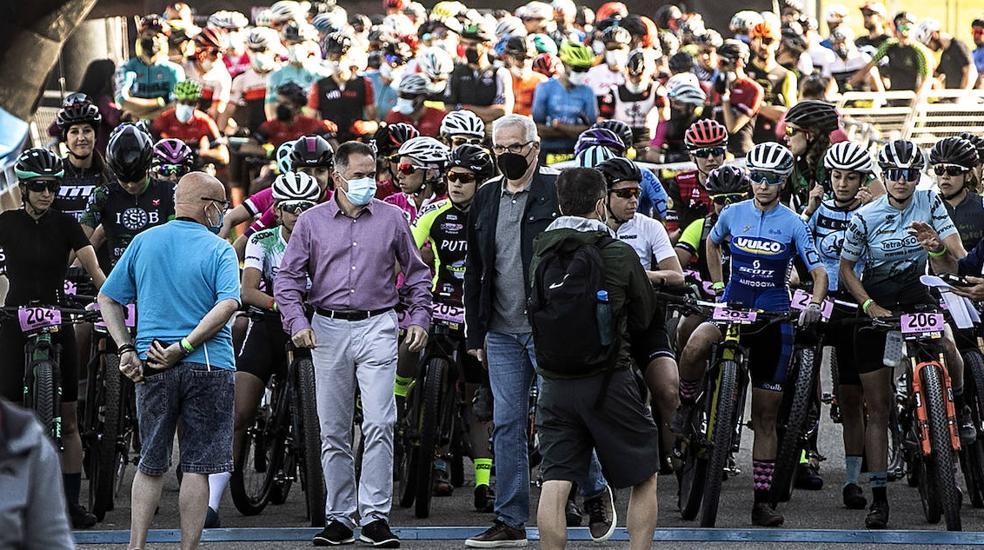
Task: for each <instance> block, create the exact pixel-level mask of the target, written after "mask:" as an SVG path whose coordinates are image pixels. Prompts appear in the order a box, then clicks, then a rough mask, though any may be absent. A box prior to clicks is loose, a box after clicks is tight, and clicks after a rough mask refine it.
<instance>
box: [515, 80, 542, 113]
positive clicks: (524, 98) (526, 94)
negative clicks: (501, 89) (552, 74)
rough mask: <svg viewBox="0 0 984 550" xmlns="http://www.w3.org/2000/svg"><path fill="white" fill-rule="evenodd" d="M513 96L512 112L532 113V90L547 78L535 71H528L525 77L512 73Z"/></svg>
mask: <svg viewBox="0 0 984 550" xmlns="http://www.w3.org/2000/svg"><path fill="white" fill-rule="evenodd" d="M512 79H513V96H514V97H515V98H516V102H515V103H514V104H513V113H515V114H517V115H526V116H531V115H532V114H533V112H532V111H533V91H534V90H536V87H537V86H538V85H539V84H540V83H541V82H545V81H546V80H547V76H546V75H543V74H540V73H538V72H536V71H530V75H529V76H528V77H527V78H520V77H517V76H516V75H515V74H513V75H512Z"/></svg>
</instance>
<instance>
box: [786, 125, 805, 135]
mask: <svg viewBox="0 0 984 550" xmlns="http://www.w3.org/2000/svg"><path fill="white" fill-rule="evenodd" d="M800 132H806V130H804V129H802V128H797V127H795V126H789V125H787V126H786V137H793V136H795V135H796V134H798V133H800Z"/></svg>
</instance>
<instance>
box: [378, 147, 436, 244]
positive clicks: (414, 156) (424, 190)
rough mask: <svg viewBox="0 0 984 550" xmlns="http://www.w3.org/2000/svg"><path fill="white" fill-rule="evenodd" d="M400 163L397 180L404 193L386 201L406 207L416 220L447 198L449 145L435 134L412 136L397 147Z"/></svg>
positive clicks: (405, 211)
mask: <svg viewBox="0 0 984 550" xmlns="http://www.w3.org/2000/svg"><path fill="white" fill-rule="evenodd" d="M396 154H397V156H398V157H399V161H400V163H399V164H398V165H397V168H396V181H397V182H398V184H399V186H400V191H401V193H396V194H393V195H390V196H388V197H386V199H385V201H386V202H388V203H389V204H392V205H394V206H397V207H399V208H400V210H403V215H404V217H406V219H407V223H410V224H412V223H413V222H414V220H416V219H417V215H418V214H419V213H420V212H421V211H422V210H423V209H424V208H425V207H427V206H428V205H430V204H433V203H436V202H437V201H440V200H444V199H446V198H447V186H446V183H445V181H444V173H445V170H447V166H448V148H447V147H445V146H444V144H443V143H441V142H440V141H437V140H436V139H434V138H430V137H426V136H420V137H415V138H413V139H411V140H408V141H406V142H404V143H403V145H401V146H400V149H399V151H397V153H396Z"/></svg>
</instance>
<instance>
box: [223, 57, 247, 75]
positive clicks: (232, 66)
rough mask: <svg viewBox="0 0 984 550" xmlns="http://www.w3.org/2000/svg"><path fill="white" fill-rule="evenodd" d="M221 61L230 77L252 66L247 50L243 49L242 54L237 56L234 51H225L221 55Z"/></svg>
mask: <svg viewBox="0 0 984 550" xmlns="http://www.w3.org/2000/svg"><path fill="white" fill-rule="evenodd" d="M222 63H223V64H224V65H225V67H226V70H227V71H229V76H231V77H232V78H236V77H237V76H239V75H241V74H243V73H245V72H246V71H248V70H249V69H250V68H252V65H251V64H250V62H249V52H248V51H244V52H243V53H242V55H239V56H236V54H234V53H226V54H225V55H223V56H222Z"/></svg>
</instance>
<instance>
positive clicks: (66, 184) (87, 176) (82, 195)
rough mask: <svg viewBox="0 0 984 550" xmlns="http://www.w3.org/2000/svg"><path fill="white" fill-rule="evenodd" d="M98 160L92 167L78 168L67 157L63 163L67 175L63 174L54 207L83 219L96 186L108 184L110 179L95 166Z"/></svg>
mask: <svg viewBox="0 0 984 550" xmlns="http://www.w3.org/2000/svg"><path fill="white" fill-rule="evenodd" d="M97 162H98V161H95V162H93V166H92V167H91V168H76V167H75V165H73V164H72V163H71V162H69V161H68V159H65V162H64V163H63V164H64V166H65V175H64V176H62V181H61V187H59V188H58V196H57V197H55V202H54V203H53V204H52V205H51V206H52V208H55V209H56V210H61V211H62V212H64V213H66V214H70V215H71V216H72V217H74V218H75V220H76V221H78V222H81V221H82V214H84V213H85V209H86V207H87V206H88V204H89V197H90V196H91V195H92V193H93V192H94V191H95V190H96V188H98V187H100V186H103V185H106V184H107V183H108V181H109V176H108V174H106V173H105V172H104V171H103V170H101V169H97V168H96V167H95V164H96V163H97ZM99 164H101V162H100V163H99Z"/></svg>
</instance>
